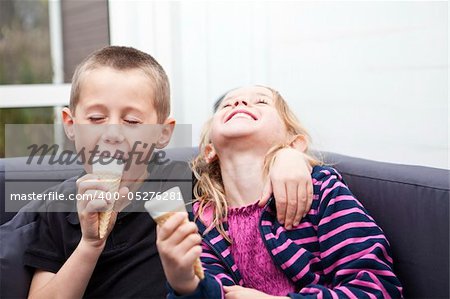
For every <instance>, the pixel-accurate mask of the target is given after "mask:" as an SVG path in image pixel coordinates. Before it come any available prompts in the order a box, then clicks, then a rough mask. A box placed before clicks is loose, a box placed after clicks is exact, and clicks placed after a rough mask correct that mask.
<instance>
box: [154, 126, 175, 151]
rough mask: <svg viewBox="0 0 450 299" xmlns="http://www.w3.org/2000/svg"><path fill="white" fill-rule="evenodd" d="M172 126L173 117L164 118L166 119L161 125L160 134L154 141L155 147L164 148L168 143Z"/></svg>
mask: <svg viewBox="0 0 450 299" xmlns="http://www.w3.org/2000/svg"><path fill="white" fill-rule="evenodd" d="M174 128H175V119H173V118H168V119H166V121H165V122H164V124H163V125H162V130H161V135H160V136H159V138H158V141H157V143H156V148H157V149H162V148H165V147H166V146H167V145H168V144H169V142H170V138H171V137H172V133H173V129H174Z"/></svg>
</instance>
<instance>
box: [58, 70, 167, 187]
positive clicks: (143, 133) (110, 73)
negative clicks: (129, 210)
mask: <svg viewBox="0 0 450 299" xmlns="http://www.w3.org/2000/svg"><path fill="white" fill-rule="evenodd" d="M81 80H82V81H81V84H80V97H79V100H78V104H77V105H76V108H75V111H73V112H72V111H70V110H69V109H67V108H65V109H64V111H63V119H64V124H65V126H66V133H67V135H68V137H69V138H70V139H71V140H74V141H75V147H76V150H77V152H78V153H79V152H80V151H84V153H85V157H86V158H89V155H90V154H88V151H93V150H94V149H95V150H96V151H98V152H99V153H105V154H109V155H110V156H115V157H116V158H121V159H123V160H125V161H128V160H131V161H133V160H136V159H137V158H138V157H137V155H136V154H130V152H131V151H133V152H134V151H136V152H137V153H142V156H141V161H142V157H146V156H148V152H149V151H150V150H151V146H152V144H155V146H156V148H162V147H164V146H165V145H167V143H168V141H169V140H170V135H171V133H172V130H173V126H174V123H175V121H174V120H172V119H167V120H166V121H165V122H164V124H160V125H158V124H157V111H156V109H155V107H154V104H153V103H154V99H155V91H154V88H153V86H152V84H151V81H150V79H149V77H148V76H146V75H145V74H144V73H143V72H142V71H141V70H138V69H132V70H126V71H121V70H115V69H113V68H109V67H101V68H97V69H94V70H91V71H89V72H87V73H85V74H84V75H83V76H82V79H81ZM164 125H168V126H164ZM122 153H123V154H122ZM130 166H131V167H130V168H129V169H128V170H126V171H125V173H124V177H127V178H129V179H136V178H138V177H139V176H140V175H141V174H142V173H143V172H144V171H145V167H146V166H145V165H142V164H141V165H136V163H132V162H130ZM85 168H86V171H88V172H90V165H85Z"/></svg>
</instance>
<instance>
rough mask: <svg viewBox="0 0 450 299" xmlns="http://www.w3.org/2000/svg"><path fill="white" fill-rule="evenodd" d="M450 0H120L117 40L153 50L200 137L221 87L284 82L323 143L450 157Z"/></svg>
mask: <svg viewBox="0 0 450 299" xmlns="http://www.w3.org/2000/svg"><path fill="white" fill-rule="evenodd" d="M448 11H449V10H448V3H447V2H426V1H423V2H295V1H286V2H257V1H252V2H219V1H212V2H198V1H195V2H193V1H183V2H161V1H158V2H151V1H147V2H146V1H120V0H110V26H111V27H110V28H111V39H112V44H121V45H130V46H134V47H137V48H139V49H141V50H144V51H146V52H148V53H150V54H152V55H153V56H154V57H155V58H156V59H158V61H160V62H161V64H162V65H163V67H164V68H165V69H166V71H167V72H168V74H169V77H170V78H171V84H172V95H173V97H172V104H173V109H172V113H173V115H174V116H175V117H176V118H177V120H178V122H179V123H190V124H192V125H193V138H192V140H193V142H194V144H196V143H197V141H198V136H199V130H200V127H201V125H202V123H203V122H204V121H205V120H206V119H207V117H208V116H209V115H210V113H211V106H212V104H213V102H214V101H215V99H216V98H217V97H218V96H219V95H221V94H222V93H223V92H224V91H226V90H228V89H230V88H232V87H236V86H241V85H245V84H253V83H259V84H267V85H269V86H272V87H274V88H276V89H278V90H279V91H280V92H281V94H282V95H284V97H285V99H286V100H287V101H288V102H289V104H290V106H291V107H292V108H293V110H294V111H295V112H296V113H297V115H298V116H299V118H300V119H301V120H302V121H303V123H304V124H305V125H306V126H307V127H308V128H309V129H310V132H311V134H312V136H313V139H314V143H315V145H316V148H318V149H322V150H327V151H334V152H338V153H343V154H347V155H352V156H358V157H364V158H368V159H374V160H381V161H390V162H396V163H405V164H418V165H429V166H434V167H441V168H449V158H448V156H449V144H448V140H449V130H448V127H449V124H448V117H449V111H450V110H449V105H448V82H449V81H448Z"/></svg>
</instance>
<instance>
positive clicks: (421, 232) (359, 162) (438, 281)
mask: <svg viewBox="0 0 450 299" xmlns="http://www.w3.org/2000/svg"><path fill="white" fill-rule="evenodd" d="M325 160H326V161H327V162H329V163H331V164H332V165H333V166H334V167H335V168H337V169H338V170H339V171H340V173H341V174H342V176H343V177H344V179H345V181H346V182H347V184H348V185H349V187H350V190H352V192H353V193H354V195H355V196H356V198H358V200H360V201H361V202H362V204H363V205H364V206H365V208H366V209H367V210H368V211H369V213H370V215H371V216H372V217H374V218H375V221H376V222H377V223H378V225H379V226H380V227H381V228H382V229H383V230H384V232H385V234H386V236H387V238H388V240H389V242H390V244H391V249H392V253H393V259H394V271H395V273H396V274H397V275H398V277H399V279H400V281H401V282H402V284H403V288H404V295H405V297H406V298H412V297H415V298H449V297H450V295H449V278H450V277H449V198H450V188H449V182H450V180H449V174H450V172H449V171H448V170H444V169H436V168H430V167H423V166H410V165H399V164H391V163H383V162H376V161H370V160H365V159H358V158H354V157H347V156H343V155H338V154H331V153H328V154H325Z"/></svg>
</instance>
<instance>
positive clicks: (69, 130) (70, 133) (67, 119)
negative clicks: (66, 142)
mask: <svg viewBox="0 0 450 299" xmlns="http://www.w3.org/2000/svg"><path fill="white" fill-rule="evenodd" d="M62 118H63V124H64V132H66V135H67V138H69V139H70V140H72V141H73V140H74V139H75V131H74V127H73V119H74V117H73V115H72V112H71V111H70V109H69V108H67V107H65V108H63V110H62Z"/></svg>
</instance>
